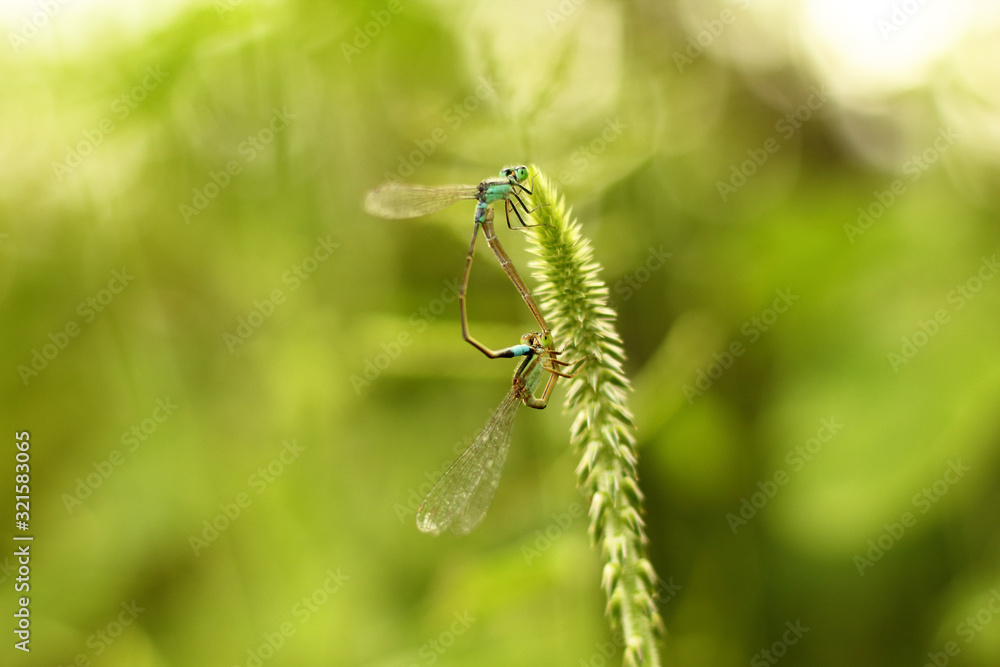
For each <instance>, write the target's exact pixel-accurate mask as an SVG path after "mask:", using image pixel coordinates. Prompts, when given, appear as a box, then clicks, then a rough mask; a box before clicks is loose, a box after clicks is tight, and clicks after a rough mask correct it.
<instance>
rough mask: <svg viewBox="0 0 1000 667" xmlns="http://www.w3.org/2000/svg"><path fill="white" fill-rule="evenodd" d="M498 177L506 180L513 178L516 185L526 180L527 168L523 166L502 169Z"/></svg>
mask: <svg viewBox="0 0 1000 667" xmlns="http://www.w3.org/2000/svg"><path fill="white" fill-rule="evenodd" d="M500 175H501V176H503V177H504V178H506V179H511V178H513V179H514V180H515V181H517V182H518V183H522V182H524V181H526V180H528V168H527V167H526V166H524V165H519V166H517V167H504V168H503V169H501V170H500Z"/></svg>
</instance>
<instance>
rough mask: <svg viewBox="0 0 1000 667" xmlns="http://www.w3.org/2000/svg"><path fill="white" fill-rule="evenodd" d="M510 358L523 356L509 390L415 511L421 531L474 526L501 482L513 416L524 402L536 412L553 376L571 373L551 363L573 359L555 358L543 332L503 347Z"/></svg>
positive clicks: (436, 532)
mask: <svg viewBox="0 0 1000 667" xmlns="http://www.w3.org/2000/svg"><path fill="white" fill-rule="evenodd" d="M503 351H504V352H507V353H508V354H507V356H510V357H524V359H522V361H521V363H520V364H519V365H518V367H517V370H516V371H514V379H513V380H512V382H511V387H510V391H508V392H507V395H506V396H504V397H503V400H502V401H500V405H498V406H497V408H496V410H494V411H493V414H492V415H491V416H490V418H489V420H488V421H487V422H486V426H484V427H483V430H482V431H481V432H480V433H479V435H478V436H476V439H475V440H474V441H473V442H472V444H471V445H469V447H468V448H467V449H466V450H465V451H464V452H462V454H461V455H460V456H459V457H458V459H457V460H456V461H455V462H454V463H453V464H452V465H451V467H450V468H448V470H447V471H445V473H444V475H442V476H441V479H439V480H438V481H437V483H436V484H435V485H434V487H433V488H432V489H431V490H430V491H429V492H428V493H427V496H426V497H425V498H424V500H423V502H422V503H420V507H419V508H418V509H417V529H419V530H420V532H423V533H430V534H432V535H440V534H441V533H443V532H444V531H446V530H449V529H451V531H452V532H454V533H458V534H459V535H464V534H467V533H469V532H471V531H472V529H473V528H475V527H476V526H478V525H479V523H480V522H481V521H482V520H483V517H485V516H486V511H487V510H488V509H489V508H490V503H492V502H493V495H494V494H495V493H496V490H497V486H498V485H499V484H500V476H501V474H502V473H503V466H504V463H505V462H506V461H507V451H508V450H509V449H510V433H511V430H512V429H513V427H514V417H515V416H517V412H518V409H519V408H520V405H521V404H522V403H523V404H524V405H526V406H528V407H529V408H535V409H538V410H541V409H543V408H545V406H546V404H547V403H548V399H549V396H550V395H551V393H552V387H553V386H554V385H555V380H556V379H557V378H559V377H572V375H569V374H567V373H563V372H561V371H559V370H556V369H555V368H554V366H572V365H574V364H575V362H574V363H569V362H564V361H559V360H557V359H556V355H557V354H558V352H557V351H555V350H554V349H553V346H552V337H551V336H550V335H548V334H547V333H528V334H525V335H524V336H522V337H521V343H520V344H519V345H514V346H511V347H509V348H505V349H504V350H503ZM543 372H548V373H549V381H548V382H547V383H546V386H545V389H544V390H543V392H542V395H541V396H540V397H536V396H535V395H534V393H535V390H536V389H537V388H538V387H539V385H540V384H541V382H542V373H543Z"/></svg>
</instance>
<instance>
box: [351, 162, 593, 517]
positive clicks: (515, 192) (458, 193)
mask: <svg viewBox="0 0 1000 667" xmlns="http://www.w3.org/2000/svg"><path fill="white" fill-rule="evenodd" d="M527 180H528V168H527V167H525V166H518V167H506V168H504V169H502V170H501V171H500V176H499V177H498V178H489V179H486V180H484V181H482V182H481V183H479V185H445V186H437V187H434V186H424V185H406V184H401V183H396V182H389V183H386V184H384V185H382V186H380V187H378V188H376V189H375V190H372V191H371V192H370V193H368V197H367V198H366V199H365V210H366V211H367V212H368V213H370V214H371V215H375V216H378V217H380V218H387V219H404V218H416V217H419V216H422V215H428V214H431V213H435V212H437V211H440V210H442V209H444V208H446V207H448V206H451V205H452V204H454V203H456V202H458V201H460V200H463V199H470V200H471V199H474V200H476V201H477V204H476V209H475V214H474V217H473V228H472V241H471V243H470V244H469V252H468V255H467V256H466V258H465V273H464V275H463V277H462V286H461V288H460V290H459V297H458V303H459V310H460V311H461V319H462V338H463V339H464V340H465V341H467V342H468V343H470V344H472V345H473V346H474V347H476V349H478V350H480V351H481V352H482V353H483V354H485V355H486V356H487V357H489V358H490V359H498V358H512V357H523V359H522V361H521V362H520V364H519V365H518V367H517V370H516V371H515V372H514V379H513V381H512V383H511V388H510V391H508V392H507V395H506V396H505V397H504V399H503V400H502V401H501V402H500V405H499V406H497V409H496V410H495V411H494V412H493V415H492V416H491V417H490V419H489V420H488V421H487V423H486V426H485V427H484V428H483V430H482V432H481V433H480V434H479V435H478V436H477V437H476V439H475V440H474V441H473V443H472V444H471V445H469V447H468V448H467V449H466V450H465V451H464V452H463V453H462V454H461V456H459V457H458V459H457V460H456V461H455V463H454V464H452V466H451V467H450V468H448V470H447V471H446V472H445V473H444V475H443V476H442V477H441V479H440V480H438V482H437V483H436V484H435V485H434V487H433V488H432V489H431V490H430V492H429V493H428V494H427V496H426V497H425V498H424V501H423V503H421V505H420V507H419V509H418V510H417V528H419V529H420V530H421V531H422V532H425V533H432V534H435V535H437V534H440V533H442V532H444V531H445V530H448V529H451V530H452V531H453V532H456V533H468V532H470V531H471V530H472V529H473V528H475V527H476V526H477V525H478V524H479V522H480V521H481V520H482V519H483V517H484V516H485V515H486V511H487V510H488V509H489V506H490V503H491V502H492V500H493V495H494V493H495V492H496V488H497V485H498V484H499V483H500V475H501V473H502V471H503V465H504V462H505V461H506V458H507V450H508V449H509V447H510V432H511V429H512V428H513V425H514V416H515V415H516V414H517V410H518V405H519V404H520V403H523V404H525V405H527V406H528V407H532V408H536V409H542V408H544V407H545V406H546V404H547V403H548V399H549V396H550V395H551V394H552V390H553V388H554V387H555V383H556V381H557V379H558V378H559V377H571V376H570V375H568V374H566V373H563V372H562V371H561V370H559V368H560V367H566V366H572V365H574V364H572V363H569V362H565V361H561V360H559V359H558V358H557V355H558V354H559V352H558V351H557V350H556V349H555V346H554V343H553V341H552V333H551V331H550V330H549V328H548V325H547V324H546V322H545V318H544V317H542V312H541V310H540V309H539V308H538V305H537V304H536V303H535V299H534V297H532V295H531V291H530V290H529V289H528V287H527V285H525V283H524V281H523V280H522V279H521V276H520V275H518V273H517V270H516V269H515V268H514V265H513V263H512V262H511V260H510V257H509V256H508V255H507V252H506V251H505V250H504V248H503V245H501V243H500V239H498V238H497V236H496V231H495V230H494V228H493V206H492V205H493V204H494V203H497V202H500V201H502V202H503V203H504V212H505V214H506V217H507V226H508V227H509V228H510V229H517V230H524V229H527V228H529V227H531V226H533V225H529V224H528V223H526V222H525V220H524V217H522V212H523V213H524V214H525V215H528V214H530V213H531V212H532V211H534V209H529V208H528V207H527V205H526V204H525V203H524V200H522V199H521V195H522V194H526V195H531V194H533V193H532V190H531V185H530V183H529V184H528V185H525V182H526V181H527ZM518 204H520V207H521V209H520V210H518ZM511 212H513V213H514V215H515V217H516V218H517V220H518V222H519V223H520V224H518V225H516V226H515V225H513V224H512V223H511V220H510V213H511ZM480 228H482V230H483V235H484V236H485V237H486V243H487V245H489V247H490V249H491V250H492V251H493V254H494V255H496V258H497V260H498V261H499V262H500V266H501V268H502V269H503V270H504V273H506V274H507V277H508V278H510V281H511V282H512V283H513V284H514V287H515V288H516V289H517V291H518V293H519V294H520V295H521V298H522V299H523V300H524V303H525V304H526V305H527V306H528V310H530V311H531V315H532V317H534V319H535V322H536V323H537V325H538V328H539V331H538V332H532V333H528V334H525V335H524V336H522V337H521V343H519V344H518V345H512V346H510V347H505V348H501V349H498V350H494V349H492V348H490V347H488V346H486V345H484V344H483V343H480V342H479V341H478V340H476V339H475V338H474V337H473V336H472V334H471V333H470V332H469V323H468V317H467V310H466V290H467V288H468V285H469V273H470V271H471V270H472V259H473V257H474V253H475V249H476V239H477V237H478V235H479V229H480ZM543 372H547V373H548V374H549V376H548V380H547V382H546V383H545V388H544V389H543V390H542V393H541V396H540V397H536V396H535V395H534V392H535V390H536V389H537V388H538V386H539V385H540V384H541V380H542V373H543Z"/></svg>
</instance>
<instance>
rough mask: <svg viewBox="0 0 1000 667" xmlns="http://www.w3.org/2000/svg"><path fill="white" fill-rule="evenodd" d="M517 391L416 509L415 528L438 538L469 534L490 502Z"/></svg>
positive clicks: (507, 440) (517, 402)
mask: <svg viewBox="0 0 1000 667" xmlns="http://www.w3.org/2000/svg"><path fill="white" fill-rule="evenodd" d="M518 393H519V392H518V390H517V389H516V388H514V387H512V388H511V390H510V391H509V392H507V395H506V396H504V399H503V401H501V402H500V405H499V406H497V409H496V410H495V411H494V412H493V415H492V416H491V417H490V419H489V421H488V422H486V426H485V427H483V430H482V432H480V434H479V435H478V436H476V439H475V441H474V442H473V443H472V444H471V445H469V448H468V449H466V450H465V451H464V452H462V455H461V456H459V457H458V460H457V461H455V462H454V463H453V464H452V465H451V467H450V468H448V470H447V471H446V472H445V473H444V475H443V476H442V477H441V479H439V480H438V482H437V484H435V485H434V488H432V489H431V490H430V493H428V494H427V497H426V498H424V501H423V502H422V503H421V504H420V508H419V509H417V528H418V529H419V530H420V531H421V532H423V533H431V534H433V535H440V534H441V533H442V532H444V531H445V530H448V529H449V528H451V530H452V531H453V532H456V533H459V534H465V533H468V532H470V531H472V529H473V528H475V527H476V526H477V525H478V524H479V522H480V521H482V520H483V517H484V516H486V510H488V509H489V508H490V503H491V502H493V494H494V493H495V492H496V490H497V485H498V484H499V483H500V475H501V473H502V472H503V465H504V463H505V462H506V461H507V450H508V449H510V431H511V428H513V426H514V417H515V416H516V415H517V411H518V409H519V408H520V405H521V399H520V398H519V395H518Z"/></svg>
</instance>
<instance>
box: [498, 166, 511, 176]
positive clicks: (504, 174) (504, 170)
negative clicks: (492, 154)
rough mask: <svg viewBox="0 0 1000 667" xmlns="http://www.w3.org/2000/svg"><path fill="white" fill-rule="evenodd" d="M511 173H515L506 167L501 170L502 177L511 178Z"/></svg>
mask: <svg viewBox="0 0 1000 667" xmlns="http://www.w3.org/2000/svg"><path fill="white" fill-rule="evenodd" d="M511 173H513V170H512V169H511V168H510V167H504V168H503V169H501V170H500V175H501V176H503V177H505V178H510V175H511Z"/></svg>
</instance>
